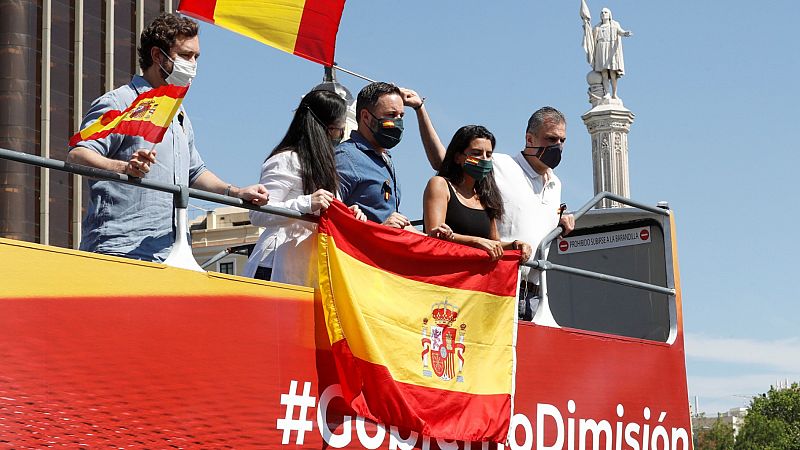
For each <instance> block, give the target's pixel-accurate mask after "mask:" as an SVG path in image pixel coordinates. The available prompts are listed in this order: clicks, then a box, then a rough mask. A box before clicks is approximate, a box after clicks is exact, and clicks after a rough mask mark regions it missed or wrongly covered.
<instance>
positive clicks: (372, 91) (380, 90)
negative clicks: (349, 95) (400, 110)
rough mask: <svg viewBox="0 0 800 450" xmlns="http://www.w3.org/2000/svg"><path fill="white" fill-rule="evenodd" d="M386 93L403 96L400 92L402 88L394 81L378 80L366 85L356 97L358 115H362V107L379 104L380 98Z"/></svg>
mask: <svg viewBox="0 0 800 450" xmlns="http://www.w3.org/2000/svg"><path fill="white" fill-rule="evenodd" d="M386 94H397V95H399V96H400V97H401V98H402V96H403V93H402V92H400V88H399V87H397V86H395V85H394V84H392V83H384V82H383V81H376V82H374V83H370V84H368V85H366V86H364V89H361V92H359V93H358V98H357V99H356V117H359V116H360V115H361V110H362V109H364V108H372V107H373V106H375V105H377V104H378V99H379V98H381V97H382V96H384V95H386Z"/></svg>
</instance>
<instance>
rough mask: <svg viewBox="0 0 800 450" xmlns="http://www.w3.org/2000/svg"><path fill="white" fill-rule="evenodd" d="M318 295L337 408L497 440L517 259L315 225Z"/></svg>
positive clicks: (365, 227) (329, 217) (334, 224)
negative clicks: (342, 404)
mask: <svg viewBox="0 0 800 450" xmlns="http://www.w3.org/2000/svg"><path fill="white" fill-rule="evenodd" d="M318 246H319V280H320V295H321V297H322V302H323V305H324V309H325V321H326V327H327V329H328V336H329V338H330V341H331V350H332V352H333V357H334V360H335V362H336V368H337V371H338V376H339V382H340V384H341V386H342V393H343V397H344V398H345V401H347V402H348V404H349V405H350V406H351V407H352V408H353V410H354V411H355V412H356V413H358V414H359V415H361V416H363V417H367V418H369V419H371V420H374V421H376V422H380V423H383V424H384V425H386V426H396V427H398V428H399V429H400V430H404V431H406V432H416V433H421V434H423V435H426V436H432V437H436V438H440V439H456V440H463V441H493V442H498V443H502V442H505V440H506V437H507V435H508V428H509V423H510V419H511V415H512V396H513V392H514V371H515V365H514V361H515V339H516V314H517V312H516V303H517V302H516V295H515V294H516V286H517V281H518V275H517V274H518V259H519V254H518V253H517V252H507V253H506V254H505V255H504V256H503V258H502V259H501V260H500V261H497V262H491V261H490V260H489V258H488V256H487V254H486V252H484V251H482V250H478V249H475V248H472V247H466V246H462V245H458V244H455V243H452V242H447V241H442V240H438V239H434V238H429V237H427V236H422V235H417V234H413V233H409V232H406V231H402V230H397V229H394V228H389V227H386V226H383V225H378V224H373V223H363V222H359V221H357V220H355V219H354V218H353V217H352V214H351V213H350V211H349V210H348V209H347V208H346V207H345V206H344V205H343V204H342V203H341V202H338V201H337V202H334V204H333V205H331V207H330V208H328V210H327V211H326V213H325V214H323V216H322V217H321V219H320V223H319V234H318Z"/></svg>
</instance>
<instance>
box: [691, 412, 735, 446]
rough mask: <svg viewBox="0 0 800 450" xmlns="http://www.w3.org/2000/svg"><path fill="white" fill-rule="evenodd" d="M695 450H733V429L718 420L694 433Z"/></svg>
mask: <svg viewBox="0 0 800 450" xmlns="http://www.w3.org/2000/svg"><path fill="white" fill-rule="evenodd" d="M694 450H733V427H732V426H730V425H729V424H727V423H725V422H723V421H722V420H720V419H717V420H716V421H715V422H714V424H713V425H712V426H711V427H710V428H701V429H699V430H697V431H695V433H694Z"/></svg>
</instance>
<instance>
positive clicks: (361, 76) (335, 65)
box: [332, 62, 375, 83]
mask: <svg viewBox="0 0 800 450" xmlns="http://www.w3.org/2000/svg"><path fill="white" fill-rule="evenodd" d="M332 67H333V68H334V69H336V70H340V71H342V72H344V73H347V74H350V75H352V76H354V77H357V78H361V79H362V80H367V81H369V82H370V83H374V82H375V80H372V79H369V78H367V77H365V76H364V75H361V74H358V73H355V72H353V71H351V70H347V69H345V68H344V67H342V66H340V65H338V64H336V63H335V62H334V63H333V66H332Z"/></svg>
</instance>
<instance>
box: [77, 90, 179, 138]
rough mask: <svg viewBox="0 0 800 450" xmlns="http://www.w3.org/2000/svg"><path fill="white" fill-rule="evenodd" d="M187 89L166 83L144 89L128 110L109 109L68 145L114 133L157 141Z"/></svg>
mask: <svg viewBox="0 0 800 450" xmlns="http://www.w3.org/2000/svg"><path fill="white" fill-rule="evenodd" d="M188 90H189V86H175V85H172V84H166V85H164V86H160V87H157V88H155V89H151V90H149V91H147V92H143V93H142V94H141V95H139V96H138V97H136V100H134V101H133V103H131V106H129V107H128V108H127V109H126V110H125V111H119V110H116V109H112V110H110V111H107V112H106V113H105V114H103V115H102V116H100V118H99V119H97V120H96V121H95V122H94V123H92V124H91V125H89V126H88V127H86V128H84V129H82V130H81V131H79V132H77V133H75V135H74V136H72V138H71V139H70V140H69V145H70V146H75V145H77V144H78V143H79V142H81V141H89V140H93V139H102V138H104V137H106V136H108V135H109V134H111V133H116V134H127V135H130V136H141V137H143V138H144V139H145V140H147V141H150V142H152V143H154V144H157V143H159V142H161V139H163V138H164V133H166V132H167V128H169V124H170V122H172V118H173V117H175V113H177V112H178V108H180V107H181V102H183V97H184V96H186V92H187V91H188Z"/></svg>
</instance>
